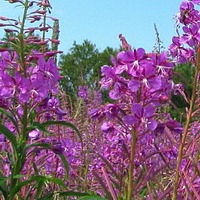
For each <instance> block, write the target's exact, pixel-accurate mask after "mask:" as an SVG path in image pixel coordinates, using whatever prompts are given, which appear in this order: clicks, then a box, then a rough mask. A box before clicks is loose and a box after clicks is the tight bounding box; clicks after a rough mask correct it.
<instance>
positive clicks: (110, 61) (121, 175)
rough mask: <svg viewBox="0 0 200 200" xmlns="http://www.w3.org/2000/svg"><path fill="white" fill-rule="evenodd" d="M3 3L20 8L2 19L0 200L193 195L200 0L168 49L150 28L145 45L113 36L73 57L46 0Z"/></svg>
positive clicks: (193, 1) (194, 198)
mask: <svg viewBox="0 0 200 200" xmlns="http://www.w3.org/2000/svg"><path fill="white" fill-rule="evenodd" d="M7 3H8V4H10V6H20V9H21V16H20V17H19V18H18V17H16V18H15V19H12V18H9V16H0V28H1V29H2V30H3V31H4V32H5V38H2V40H1V41H0V200H64V199H67V200H76V199H77V200H200V10H199V5H200V0H183V1H182V3H181V4H180V7H179V11H177V12H178V14H177V35H175V36H174V37H173V38H172V43H171V45H170V46H169V47H167V48H166V49H165V50H164V49H163V48H162V45H161V41H160V39H159V34H158V32H157V29H156V33H157V47H156V48H155V49H154V50H153V51H152V52H147V51H146V50H145V49H143V48H141V47H140V48H133V47H132V46H131V45H130V44H129V43H128V42H127V40H126V38H125V37H124V36H123V35H122V34H119V40H120V42H121V48H120V49H119V50H114V49H112V48H107V49H105V51H104V52H101V53H100V52H98V51H97V50H96V49H95V48H94V46H93V45H91V44H90V42H88V41H84V43H83V45H77V44H76V43H74V47H73V48H72V49H71V52H72V54H73V55H74V56H76V57H71V56H70V55H64V54H62V52H61V51H60V50H59V43H60V41H59V19H56V18H54V17H53V16H51V9H52V7H51V4H50V2H49V1H48V0H35V1H32V0H7ZM0 4H1V3H0ZM155 28H156V27H155ZM80 52H82V54H80ZM75 58H76V59H75ZM66 63H67V64H66ZM70 63H71V65H70ZM99 65H101V67H100V66H99Z"/></svg>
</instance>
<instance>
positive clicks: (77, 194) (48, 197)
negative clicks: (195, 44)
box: [38, 191, 89, 200]
mask: <svg viewBox="0 0 200 200" xmlns="http://www.w3.org/2000/svg"><path fill="white" fill-rule="evenodd" d="M56 195H59V196H60V197H69V196H70V197H84V196H88V195H89V194H88V193H81V192H74V191H62V192H59V191H57V192H52V193H49V194H48V195H45V196H43V197H41V198H39V199H38V200H52V199H53V197H54V196H56Z"/></svg>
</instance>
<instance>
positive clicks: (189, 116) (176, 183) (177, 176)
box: [172, 50, 200, 200]
mask: <svg viewBox="0 0 200 200" xmlns="http://www.w3.org/2000/svg"><path fill="white" fill-rule="evenodd" d="M196 60H197V61H196V66H195V75H194V79H193V90H192V97H191V100H190V106H189V110H188V112H187V116H186V123H185V126H184V130H183V134H182V138H181V143H180V145H179V151H178V157H177V165H176V174H175V180H174V187H173V193H172V200H177V195H178V186H179V179H180V171H179V170H180V165H181V161H182V158H183V155H184V146H185V142H186V137H187V134H188V130H189V127H190V122H191V119H192V113H193V108H194V105H195V100H196V91H197V87H198V84H199V69H200V68H199V65H200V62H199V60H200V51H199V50H198V52H197V59H196Z"/></svg>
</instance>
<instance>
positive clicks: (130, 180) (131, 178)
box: [127, 130, 137, 200]
mask: <svg viewBox="0 0 200 200" xmlns="http://www.w3.org/2000/svg"><path fill="white" fill-rule="evenodd" d="M136 143H137V133H136V130H133V132H132V137H131V153H130V159H129V161H130V163H129V171H128V187H127V200H132V199H133V197H132V196H133V191H134V187H135V186H134V175H133V172H134V169H135V164H134V158H135V152H136Z"/></svg>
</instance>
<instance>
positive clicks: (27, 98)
mask: <svg viewBox="0 0 200 200" xmlns="http://www.w3.org/2000/svg"><path fill="white" fill-rule="evenodd" d="M9 2H10V3H16V4H17V3H19V4H20V5H21V6H22V7H23V9H24V13H23V17H22V19H19V21H16V20H12V19H10V18H4V17H1V18H0V20H1V21H4V22H6V23H5V24H2V26H3V27H5V28H7V27H10V26H12V28H13V30H12V31H11V32H13V34H15V35H14V36H13V38H14V39H13V40H11V39H10V38H9V39H8V41H7V44H8V48H7V49H5V48H0V49H1V51H0V111H1V119H0V122H1V123H0V133H1V135H4V137H3V138H2V139H1V140H0V143H2V142H5V144H3V145H1V144H0V151H3V154H1V155H2V156H1V158H3V161H2V160H0V162H1V166H6V167H4V168H2V169H1V173H3V174H4V176H5V179H4V180H6V181H4V180H3V182H2V184H3V187H5V185H6V184H8V185H7V186H6V188H8V189H7V190H2V184H1V183H0V190H1V191H2V193H1V194H0V195H2V196H0V198H1V197H2V198H3V199H8V200H14V199H16V198H17V199H18V198H30V199H37V198H40V197H42V196H45V195H46V194H45V192H44V191H41V192H40V191H37V189H36V188H37V186H36V185H37V183H38V181H39V182H40V181H41V178H42V179H43V180H45V185H46V180H47V179H48V181H47V182H48V183H50V182H52V181H53V182H54V183H56V181H55V180H57V181H58V182H59V183H60V184H61V185H63V186H65V184H64V182H63V181H62V180H58V179H56V177H55V178H53V179H52V178H50V177H51V176H53V175H54V176H57V177H58V173H59V176H60V177H64V176H65V177H67V174H68V172H69V169H68V164H67V160H66V157H65V156H66V152H65V151H63V149H64V147H63V145H64V144H63V143H60V141H59V136H58V135H59V131H57V130H56V131H55V129H54V130H52V129H53V128H52V127H51V128H52V129H51V130H48V126H49V125H51V124H53V125H54V124H56V123H62V124H64V123H65V124H66V122H64V121H62V122H61V121H56V120H57V119H58V120H62V119H63V118H64V117H65V116H66V112H65V111H63V110H62V108H61V105H60V103H59V99H58V96H57V95H58V92H59V88H58V84H59V80H60V75H59V71H58V67H57V65H56V62H55V55H57V53H60V51H58V50H51V49H49V48H48V43H49V42H52V41H50V40H49V39H46V38H45V37H43V38H42V39H41V38H40V37H39V36H33V35H31V36H30V34H29V33H30V32H27V30H30V31H31V34H33V33H34V34H36V33H38V31H39V32H40V31H41V30H42V31H43V32H44V31H47V30H50V29H51V26H49V25H47V21H46V20H45V23H41V25H39V26H37V25H36V26H34V25H33V27H31V29H29V28H28V27H27V26H26V21H27V20H30V21H31V24H34V23H35V22H38V21H40V20H44V15H46V12H44V13H42V12H40V13H39V14H38V16H34V15H33V14H29V8H30V7H32V6H33V5H34V6H37V5H38V6H39V8H38V7H37V9H36V10H37V11H38V10H40V9H41V10H42V9H43V7H45V8H47V7H48V9H50V8H51V5H50V3H49V1H28V0H24V1H9ZM31 10H32V8H31ZM32 11H33V10H32ZM38 12H39V11H38ZM48 19H51V18H48ZM7 22H8V23H7ZM8 32H9V31H8ZM43 36H45V35H44V34H43ZM56 42H57V43H58V41H56ZM33 44H34V45H35V46H34V47H36V48H37V49H33V46H32V45H33ZM38 44H39V45H38ZM41 46H42V47H45V48H42V49H41V48H40V47H41ZM44 49H46V51H43V50H44ZM2 116H3V117H2ZM47 119H48V120H50V121H47ZM42 123H47V124H46V126H43V125H42ZM69 124H70V123H69ZM71 127H73V125H71ZM49 129H50V128H49ZM51 131H52V132H56V133H57V135H54V134H50V132H51ZM47 133H48V134H50V137H49V139H50V141H48V137H47V135H46V134H47ZM53 140H56V141H53ZM5 147H6V149H5ZM4 153H5V155H4ZM64 153H65V156H64V155H63V154H64ZM59 158H60V159H59ZM47 159H48V160H51V163H53V164H52V165H51V164H48V165H46V164H45V160H47ZM6 160H9V162H6V165H5V161H6ZM61 160H62V162H60V161H61ZM55 163H57V164H55ZM63 163H64V164H63ZM49 167H51V170H52V171H51V170H49ZM58 168H59V170H58ZM54 169H55V170H54ZM2 170H3V171H2ZM61 171H62V173H61ZM47 174H49V175H51V176H49V177H47V176H46V175H47ZM6 176H7V177H6ZM18 176H19V178H16V177H18ZM38 178H39V179H38ZM26 181H27V182H26ZM33 182H34V184H36V185H35V187H36V188H35V189H34V191H32V190H31V189H30V188H33V187H34V184H33V185H32V183H33ZM58 182H57V183H58ZM20 183H23V186H20ZM56 187H57V189H58V185H57V184H56ZM16 188H19V189H16ZM40 188H41V187H40ZM46 189H47V187H46ZM47 190H48V189H47ZM24 191H30V192H28V193H27V192H25V193H24ZM49 192H50V190H49ZM47 193H48V192H47ZM3 196H4V197H3Z"/></svg>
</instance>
